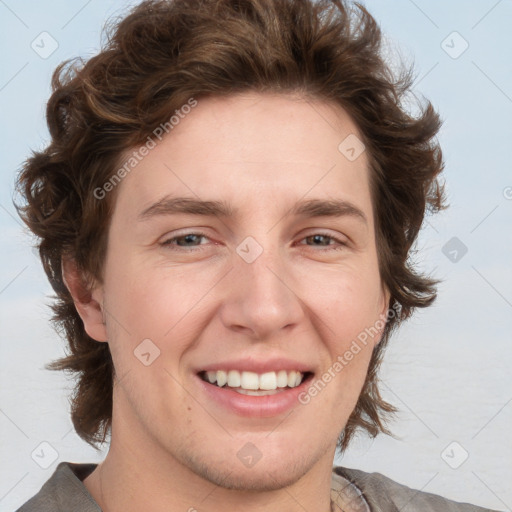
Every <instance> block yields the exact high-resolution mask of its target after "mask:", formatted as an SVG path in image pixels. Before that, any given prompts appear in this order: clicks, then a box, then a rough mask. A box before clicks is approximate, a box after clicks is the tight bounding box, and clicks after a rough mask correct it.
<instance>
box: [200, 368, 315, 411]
mask: <svg viewBox="0 0 512 512" xmlns="http://www.w3.org/2000/svg"><path fill="white" fill-rule="evenodd" d="M196 378H197V380H198V381H199V384H200V386H201V387H202V389H203V391H204V393H206V395H207V396H208V397H209V398H210V399H212V400H214V401H215V402H216V403H218V404H219V405H220V406H221V407H223V408H224V409H226V410H228V411H230V412H233V413H235V414H237V415H239V416H245V417H248V418H271V417H273V416H277V415H279V414H282V413H284V412H287V411H288V410H291V409H293V407H294V406H297V405H299V404H300V402H299V395H300V394H301V393H302V392H303V391H305V390H306V388H307V387H308V386H309V381H310V380H311V375H310V376H309V378H307V379H306V380H304V381H303V382H301V383H300V384H299V385H298V386H297V387H296V388H284V391H280V392H279V393H276V394H275V395H263V396H255V395H242V394H241V393H238V392H236V391H234V390H233V389H231V388H229V387H223V388H219V386H216V385H215V384H210V383H208V382H205V381H204V380H203V379H201V377H199V375H196Z"/></svg>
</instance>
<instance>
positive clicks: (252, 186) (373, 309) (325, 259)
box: [93, 93, 388, 490]
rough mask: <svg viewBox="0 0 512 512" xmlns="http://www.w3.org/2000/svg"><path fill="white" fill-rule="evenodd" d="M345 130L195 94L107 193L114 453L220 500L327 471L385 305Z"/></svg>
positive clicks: (328, 119) (296, 102)
mask: <svg viewBox="0 0 512 512" xmlns="http://www.w3.org/2000/svg"><path fill="white" fill-rule="evenodd" d="M358 133H359V132H358V129H357V127H356V126H355V124H354V123H353V122H352V121H351V119H350V118H349V117H348V115H347V114H346V113H345V112H344V110H342V109H341V108H340V107H338V106H335V105H332V104H328V103H324V102H320V101H312V100H308V101H306V100H304V99H301V98H299V97H296V96H291V95H270V94H258V93H247V94H243V95H236V96H230V97H229V98H209V99H204V100H198V104H197V106H196V107H195V108H193V109H192V110H191V112H190V113H189V114H188V115H187V116H186V117H184V119H181V120H180V122H179V124H178V125H177V126H175V127H174V128H173V130H172V132H170V133H169V134H168V135H166V137H164V138H163V139H162V141H161V142H159V143H158V144H157V146H156V147H155V148H153V149H151V150H150V151H149V152H148V154H147V156H145V157H144V158H143V159H141V161H140V162H139V163H138V165H137V166H136V167H135V168H134V169H133V170H132V171H131V172H130V173H129V174H128V175H127V176H126V177H125V178H124V180H123V181H122V183H121V184H120V185H118V187H119V190H118V191H117V192H118V197H117V199H116V204H115V210H114V213H113V217H112V221H111V225H110V230H109V239H108V250H107V258H106V262H105V267H104V282H103V284H102V285H101V286H99V287H98V288H97V289H95V290H94V293H93V297H94V298H95V299H96V300H98V302H99V303H100V304H101V305H102V307H103V312H104V315H105V318H106V334H105V339H108V343H109V345H110V349H111V352H112V357H113V361H114V366H115V370H116V383H115V387H114V415H113V432H112V439H113V442H114V440H115V439H119V440H120V441H119V443H121V442H122V443H124V444H125V446H127V445H128V444H130V446H132V447H135V446H136V447H137V448H132V449H133V450H141V451H140V453H143V454H144V455H143V456H144V457H145V458H146V459H147V461H148V462H146V464H148V465H150V464H152V463H154V464H155V465H156V464H157V461H158V464H160V467H161V465H162V464H168V465H169V467H172V465H173V464H176V463H179V464H181V465H182V466H183V467H184V468H185V471H191V472H192V473H193V474H195V475H199V476H201V477H203V478H205V479H207V480H209V481H211V482H213V483H215V484H217V485H221V486H223V487H226V488H232V489H254V490H256V489H258V490H264V489H272V488H279V487H282V486H283V485H286V484H288V483H290V482H293V481H297V480H298V479H299V478H300V477H302V476H303V475H305V474H307V472H308V471H310V470H311V469H312V468H313V467H315V465H317V464H319V463H321V461H326V460H328V461H329V462H328V466H329V468H330V466H331V465H332V460H333V455H334V450H335V446H336V440H337V438H338V436H339V434H340V432H341V430H342V429H343V427H344V425H345V424H346V421H347V419H348V417H349V415H350V413H351V412H352V410H353V408H354V406H355V404H356V401H357V398H358V396H359V393H360V391H361V388H362V385H363V382H364V380H365V376H366V371H367V368H368V363H369V360H370V356H371V353H372V349H373V348H374V345H375V343H377V342H378V338H379V337H380V334H379V335H378V336H375V335H374V337H373V338H372V337H368V340H367V342H365V343H362V342H361V341H357V340H358V336H360V335H361V333H362V332H365V329H371V328H372V327H374V326H375V325H378V326H380V325H381V324H382V322H381V321H379V318H380V315H382V314H385V312H386V308H387V299H388V296H387V294H386V293H385V291H383V289H382V286H381V281H380V277H379V271H378V264H377V253H376V243H375V235H374V217H373V211H372V203H371V197H370V186H369V170H368V160H367V156H366V154H365V153H364V152H363V153H362V154H360V155H359V156H358V157H357V158H355V159H354V156H357V152H358V150H359V147H356V146H354V141H356V142H357V139H355V137H356V136H357V135H358ZM348 136H350V137H351V138H349V139H347V141H346V142H345V143H344V144H345V145H343V144H342V147H341V150H339V149H338V146H340V143H342V142H343V141H344V140H345V139H346V137H348ZM359 137H360V136H359ZM349 143H350V144H349ZM347 144H348V145H349V146H353V147H354V148H355V151H351V150H350V147H348V148H347V147H346V146H347ZM177 198H186V199H188V202H187V201H186V200H180V201H177ZM205 201H207V202H209V203H208V204H206V205H204V204H203V205H197V204H193V203H192V202H205ZM374 331H375V329H374ZM374 331H372V332H374ZM96 338H99V336H97V335H96ZM354 340H356V346H357V347H358V349H356V348H355V345H354ZM359 340H361V336H360V338H359ZM347 351H348V352H351V354H352V357H349V356H348V355H347ZM342 361H343V362H342ZM336 362H337V363H338V364H336ZM340 366H341V369H340ZM326 375H327V377H326ZM329 376H330V378H329ZM226 379H227V380H228V382H227V383H226V384H224V382H225V380H226ZM210 381H211V382H210ZM319 381H320V384H319ZM315 383H316V384H315ZM220 384H224V385H223V386H222V387H220V386H219V385H220ZM313 388H315V389H316V391H314V390H313V391H311V390H312V389H313ZM258 389H259V390H258ZM309 391H310V392H309ZM121 440H122V441H121ZM151 461H154V462H151Z"/></svg>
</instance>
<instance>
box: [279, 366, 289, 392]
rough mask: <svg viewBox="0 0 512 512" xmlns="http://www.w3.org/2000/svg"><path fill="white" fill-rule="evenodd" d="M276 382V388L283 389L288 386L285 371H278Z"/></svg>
mask: <svg viewBox="0 0 512 512" xmlns="http://www.w3.org/2000/svg"><path fill="white" fill-rule="evenodd" d="M276 381H277V387H278V388H285V387H286V386H288V373H286V370H280V371H278V372H277V378H276Z"/></svg>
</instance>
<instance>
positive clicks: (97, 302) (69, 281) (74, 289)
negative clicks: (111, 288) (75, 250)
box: [62, 258, 107, 341]
mask: <svg viewBox="0 0 512 512" xmlns="http://www.w3.org/2000/svg"><path fill="white" fill-rule="evenodd" d="M62 279H63V281H64V284H65V285H66V288H67V289H68V290H69V293H70V294H71V297H72V298H73V302H74V303H75V308H76V310H77V312H78V314H79V315H80V318H81V319H82V321H83V323H84V328H85V332H86V333H87V334H88V335H89V336H90V337H91V338H92V339H94V340H96V341H107V329H106V325H105V321H104V315H103V310H102V300H103V290H102V289H101V288H96V289H94V290H91V289H90V288H89V287H88V285H87V283H86V280H85V279H84V276H83V275H82V273H81V272H80V270H79V269H78V267H77V266H76V263H75V261H74V260H72V259H65V258H62Z"/></svg>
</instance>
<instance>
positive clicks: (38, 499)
mask: <svg viewBox="0 0 512 512" xmlns="http://www.w3.org/2000/svg"><path fill="white" fill-rule="evenodd" d="M95 467H96V464H74V463H71V462H61V463H60V464H59V465H58V466H57V468H56V469H55V471H54V473H53V475H52V476H51V477H50V478H49V479H48V480H47V481H46V482H45V484H44V485H43V486H42V487H41V490H40V491H39V492H38V493H37V494H36V495H35V496H33V497H32V498H30V500H28V501H27V502H26V503H25V504H24V505H22V506H21V507H20V508H19V509H18V510H17V511H16V512H58V511H61V510H73V511H74V512H101V510H100V508H99V506H98V504H97V503H96V502H95V501H94V499H93V497H92V496H91V495H90V494H89V492H88V491H87V488H86V487H85V486H84V484H83V483H82V480H83V479H84V478H85V477H86V476H87V475H88V474H89V473H91V472H92V471H93V469H94V468H95Z"/></svg>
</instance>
